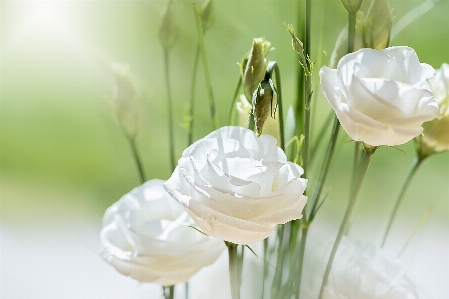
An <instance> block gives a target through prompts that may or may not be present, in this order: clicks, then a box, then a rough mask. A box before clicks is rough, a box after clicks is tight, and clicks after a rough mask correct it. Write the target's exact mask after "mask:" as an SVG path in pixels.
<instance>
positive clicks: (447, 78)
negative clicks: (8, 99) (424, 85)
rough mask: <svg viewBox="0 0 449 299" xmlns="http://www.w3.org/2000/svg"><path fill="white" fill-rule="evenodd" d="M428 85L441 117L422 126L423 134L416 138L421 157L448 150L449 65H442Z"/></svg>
mask: <svg viewBox="0 0 449 299" xmlns="http://www.w3.org/2000/svg"><path fill="white" fill-rule="evenodd" d="M429 85H430V88H431V90H432V92H433V94H434V96H435V98H436V99H437V100H438V102H439V106H440V112H441V114H442V115H443V117H442V118H441V119H434V120H432V121H429V122H426V123H424V124H423V128H424V131H423V134H422V135H421V136H418V137H417V141H418V151H419V154H420V155H422V156H429V155H430V154H433V153H440V152H444V151H448V150H449V64H446V63H443V65H442V66H441V68H440V69H439V70H437V71H436V74H435V76H433V77H432V78H430V79H429Z"/></svg>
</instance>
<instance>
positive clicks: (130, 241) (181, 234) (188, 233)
mask: <svg viewBox="0 0 449 299" xmlns="http://www.w3.org/2000/svg"><path fill="white" fill-rule="evenodd" d="M163 183H164V181H162V180H151V181H148V182H146V183H145V184H143V185H142V186H139V187H137V188H135V189H134V190H132V191H131V192H130V193H128V194H125V195H124V196H123V197H122V198H121V199H120V200H119V201H118V202H116V203H115V204H113V205H112V206H111V207H109V208H108V209H107V210H106V213H105V214H104V217H103V229H102V230H101V235H100V238H101V241H102V243H103V246H104V254H103V255H104V258H105V259H106V260H107V261H108V262H109V263H110V264H111V265H112V266H114V268H115V269H117V271H119V272H120V273H122V274H123V275H127V276H131V277H132V278H134V279H135V280H137V281H140V282H154V283H159V284H162V285H165V286H169V285H174V284H176V283H181V282H186V281H187V280H188V279H189V278H190V277H191V276H192V275H193V274H195V273H196V272H198V270H200V269H201V268H202V267H204V266H208V265H210V264H212V263H213V262H214V261H215V260H216V259H217V258H218V257H219V256H220V254H221V252H222V251H223V249H224V248H225V246H224V243H223V241H221V240H220V239H215V238H211V237H207V236H205V235H203V234H201V233H199V232H198V231H196V230H195V229H193V228H191V227H188V226H189V225H194V223H193V221H192V220H191V219H190V218H189V216H188V215H187V213H186V212H185V211H184V209H183V208H182V206H180V205H179V204H178V203H177V202H176V201H174V200H173V199H172V198H171V197H170V195H168V193H167V192H166V191H165V190H164V188H163V187H162V184H163Z"/></svg>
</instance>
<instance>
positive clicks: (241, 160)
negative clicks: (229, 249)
mask: <svg viewBox="0 0 449 299" xmlns="http://www.w3.org/2000/svg"><path fill="white" fill-rule="evenodd" d="M302 174H303V169H302V168H301V167H300V166H298V165H297V164H294V163H290V162H287V159H286V156H285V154H284V152H283V151H282V150H281V149H280V148H279V147H277V146H276V139H275V138H273V137H271V136H269V135H261V136H260V137H259V138H257V137H256V134H254V132H252V131H251V130H248V129H245V128H241V127H223V128H220V129H218V130H216V131H214V132H212V133H211V134H209V135H207V136H206V137H204V138H203V139H201V140H198V141H197V142H195V143H194V144H192V145H191V146H189V147H188V148H187V149H186V150H185V151H184V152H183V154H182V157H181V159H180V160H179V162H178V166H177V167H176V169H175V171H174V172H173V174H172V176H171V177H170V179H169V180H168V181H167V182H166V183H165V184H164V187H165V188H166V190H167V191H168V192H169V193H170V194H171V196H173V198H175V199H176V200H177V201H178V202H179V203H181V204H182V205H183V206H184V208H185V209H186V210H187V212H188V213H189V215H190V216H191V217H192V219H193V220H194V221H195V222H196V223H197V224H198V226H199V227H200V228H201V230H202V231H203V232H204V233H206V234H208V235H210V236H214V237H218V238H221V239H224V240H226V241H230V242H233V243H235V244H249V243H254V242H257V241H260V240H263V239H265V238H266V237H268V236H269V235H271V234H272V233H273V231H274V230H273V228H274V226H275V225H276V224H281V223H286V222H288V221H291V220H293V219H298V218H301V217H302V214H301V212H302V210H303V208H304V205H305V204H306V201H307V197H305V196H304V195H303V193H304V191H305V188H306V186H307V180H306V179H303V178H300V176H301V175H302Z"/></svg>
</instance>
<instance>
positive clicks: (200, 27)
mask: <svg viewBox="0 0 449 299" xmlns="http://www.w3.org/2000/svg"><path fill="white" fill-rule="evenodd" d="M193 10H194V12H195V19H196V26H197V31H198V40H199V46H200V52H201V57H202V60H203V68H204V76H205V77H206V86H207V91H208V96H209V110H210V116H211V119H212V128H213V129H214V130H216V129H217V128H218V127H219V126H218V118H217V114H216V109H215V100H214V93H213V91H212V83H211V81H210V73H209V65H208V63H207V56H206V47H205V45H204V31H203V24H202V23H201V15H200V10H199V7H198V5H197V4H196V3H193Z"/></svg>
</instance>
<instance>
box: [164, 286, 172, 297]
mask: <svg viewBox="0 0 449 299" xmlns="http://www.w3.org/2000/svg"><path fill="white" fill-rule="evenodd" d="M162 290H163V292H164V298H165V299H174V298H175V286H168V287H162Z"/></svg>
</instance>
